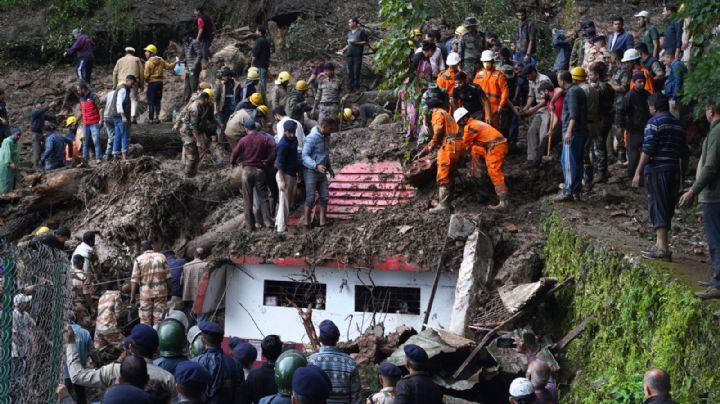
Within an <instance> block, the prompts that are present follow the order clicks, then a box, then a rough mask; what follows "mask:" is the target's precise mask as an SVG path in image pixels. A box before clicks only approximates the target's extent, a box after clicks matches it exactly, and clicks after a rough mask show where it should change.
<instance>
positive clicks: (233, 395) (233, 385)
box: [191, 321, 246, 404]
mask: <svg viewBox="0 0 720 404" xmlns="http://www.w3.org/2000/svg"><path fill="white" fill-rule="evenodd" d="M198 327H199V328H200V331H202V341H203V345H205V352H204V353H203V354H201V355H199V356H196V357H194V358H192V359H191V360H192V361H193V362H197V363H199V364H200V365H201V366H202V367H204V368H205V370H207V371H208V373H210V376H211V377H212V383H210V385H209V386H208V389H207V392H206V394H207V400H206V403H207V404H232V403H236V404H241V403H243V404H244V403H246V397H245V388H244V387H245V386H244V381H245V375H244V373H243V371H242V369H240V368H238V365H237V363H236V362H235V360H234V359H233V358H231V357H230V356H227V355H225V353H223V350H222V347H221V346H220V344H221V343H222V340H223V335H224V334H225V332H224V329H223V327H222V326H221V325H220V324H218V323H215V322H212V321H201V322H200V323H199V324H198Z"/></svg>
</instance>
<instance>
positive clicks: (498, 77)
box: [473, 69, 510, 114]
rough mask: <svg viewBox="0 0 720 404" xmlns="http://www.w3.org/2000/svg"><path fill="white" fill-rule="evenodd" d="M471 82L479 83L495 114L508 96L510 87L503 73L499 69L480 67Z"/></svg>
mask: <svg viewBox="0 0 720 404" xmlns="http://www.w3.org/2000/svg"><path fill="white" fill-rule="evenodd" d="M473 83H475V84H477V85H479V86H480V88H482V89H483V91H484V92H485V95H486V96H487V98H488V101H489V102H490V110H491V112H492V113H493V114H497V113H498V112H499V111H500V107H501V106H503V105H505V103H506V102H507V100H508V98H509V97H510V89H509V87H508V84H507V79H506V78H505V74H504V73H502V72H501V71H499V70H496V69H492V70H485V69H482V70H480V71H478V73H477V75H475V79H474V80H473Z"/></svg>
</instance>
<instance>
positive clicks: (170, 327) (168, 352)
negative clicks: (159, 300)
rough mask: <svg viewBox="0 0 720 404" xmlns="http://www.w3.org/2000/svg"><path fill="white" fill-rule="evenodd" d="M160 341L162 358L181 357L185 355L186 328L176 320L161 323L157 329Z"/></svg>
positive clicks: (170, 319) (166, 320) (169, 319)
mask: <svg viewBox="0 0 720 404" xmlns="http://www.w3.org/2000/svg"><path fill="white" fill-rule="evenodd" d="M157 333H158V338H159V339H160V356H165V357H171V356H180V355H182V353H183V345H185V344H184V341H183V340H184V339H185V338H184V337H185V326H184V325H183V324H182V323H181V322H180V321H178V320H175V319H174V318H167V319H165V320H163V321H161V322H160V325H158V329H157Z"/></svg>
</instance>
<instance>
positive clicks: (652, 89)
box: [630, 65, 655, 94]
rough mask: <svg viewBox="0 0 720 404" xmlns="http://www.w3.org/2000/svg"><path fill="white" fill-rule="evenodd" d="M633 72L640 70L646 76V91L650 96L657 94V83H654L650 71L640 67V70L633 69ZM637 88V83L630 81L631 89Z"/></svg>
mask: <svg viewBox="0 0 720 404" xmlns="http://www.w3.org/2000/svg"><path fill="white" fill-rule="evenodd" d="M633 70H640V71H641V72H643V74H644V75H645V91H647V92H648V93H650V94H654V93H655V83H653V76H652V74H651V73H650V70H648V69H647V68H645V66H642V65H640V68H639V69H633ZM633 88H635V81H633V80H630V89H633Z"/></svg>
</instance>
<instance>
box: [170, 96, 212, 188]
mask: <svg viewBox="0 0 720 404" xmlns="http://www.w3.org/2000/svg"><path fill="white" fill-rule="evenodd" d="M211 109H212V105H211V104H207V105H201V104H200V102H199V101H198V100H193V101H191V102H190V103H189V104H188V105H186V106H185V108H183V110H182V111H181V112H180V117H179V118H178V120H177V123H176V124H175V129H176V130H177V131H178V132H180V137H181V139H182V142H183V152H184V154H185V174H186V175H189V176H192V175H195V174H196V173H197V165H198V161H199V160H200V153H201V152H202V153H204V152H205V150H207V135H206V131H207V130H208V129H209V127H210V126H212V125H213V124H214V121H213V118H212V111H211ZM198 148H200V150H198Z"/></svg>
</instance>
